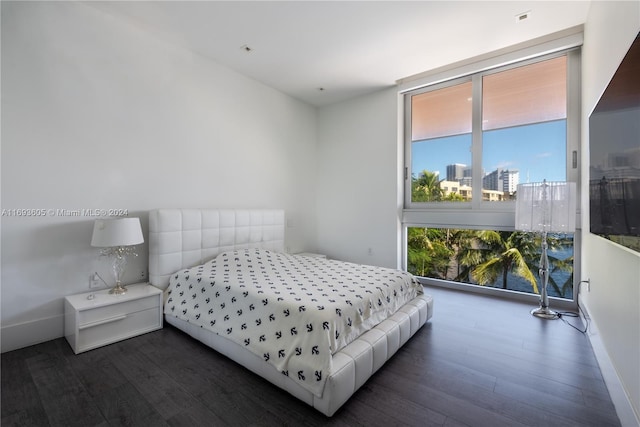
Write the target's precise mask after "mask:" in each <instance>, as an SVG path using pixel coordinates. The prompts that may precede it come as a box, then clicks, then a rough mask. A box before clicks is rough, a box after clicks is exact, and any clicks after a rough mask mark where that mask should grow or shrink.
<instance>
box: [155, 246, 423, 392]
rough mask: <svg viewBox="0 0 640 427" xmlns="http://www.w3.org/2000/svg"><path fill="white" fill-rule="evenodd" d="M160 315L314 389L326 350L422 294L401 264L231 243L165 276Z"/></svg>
mask: <svg viewBox="0 0 640 427" xmlns="http://www.w3.org/2000/svg"><path fill="white" fill-rule="evenodd" d="M167 292H168V297H167V300H166V303H165V315H168V316H175V317H177V318H179V319H182V320H185V321H188V322H190V323H193V324H196V325H198V326H200V327H202V328H205V329H208V330H210V331H212V332H214V333H216V334H218V335H221V336H224V337H226V338H228V339H230V340H232V341H234V342H236V343H237V344H239V345H241V346H244V347H246V348H247V349H248V350H249V351H251V352H253V353H255V354H256V355H258V356H259V357H262V358H263V359H264V360H265V361H266V362H268V363H270V364H272V365H273V366H274V367H275V368H276V369H278V371H280V372H281V373H282V374H283V375H287V376H289V377H290V378H291V379H293V380H294V381H296V382H297V383H299V384H300V385H301V386H302V387H303V388H305V389H307V390H308V391H310V392H311V393H313V394H314V395H316V396H318V397H322V391H323V389H324V384H325V381H326V378H327V376H328V374H329V373H330V371H331V357H332V354H334V353H335V352H337V351H339V350H340V349H341V348H342V347H344V346H345V345H347V344H349V343H350V342H351V341H353V340H354V339H356V338H357V337H358V336H360V335H361V334H362V333H363V332H366V331H367V330H369V329H371V328H373V327H374V326H376V325H377V324H378V323H380V322H381V321H383V320H384V319H386V318H387V317H389V316H390V315H392V314H393V313H395V312H396V311H397V310H398V309H399V308H400V307H402V306H403V305H404V304H405V303H406V302H408V301H410V300H412V299H413V298H415V297H416V296H418V295H419V294H421V293H422V285H421V284H420V283H419V282H418V281H417V280H416V279H415V278H414V277H413V276H412V275H411V274H409V273H406V272H402V271H399V270H394V269H388V268H382V267H374V266H367V265H360V264H352V263H346V262H340V261H334V260H327V259H322V258H315V257H306V256H296V255H290V254H283V253H279V252H273V251H268V250H264V249H245V250H235V251H229V252H225V253H222V254H220V255H219V256H217V257H216V258H215V259H213V260H212V261H209V262H207V263H206V264H203V265H199V266H196V267H193V268H191V269H187V270H181V271H179V272H177V273H176V274H175V275H173V276H172V277H171V280H170V284H169V288H168V290H167Z"/></svg>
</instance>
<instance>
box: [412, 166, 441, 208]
mask: <svg viewBox="0 0 640 427" xmlns="http://www.w3.org/2000/svg"><path fill="white" fill-rule="evenodd" d="M443 194H444V192H443V191H442V188H440V181H439V180H438V175H437V174H436V173H435V172H430V171H428V170H426V169H425V170H423V171H422V172H420V175H418V177H417V178H415V177H413V176H412V177H411V200H412V201H413V202H434V201H439V200H441V199H442V196H443Z"/></svg>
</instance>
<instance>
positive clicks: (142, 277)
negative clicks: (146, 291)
mask: <svg viewBox="0 0 640 427" xmlns="http://www.w3.org/2000/svg"><path fill="white" fill-rule="evenodd" d="M140 278H141V279H146V278H147V272H146V270H142V271H141V272H140Z"/></svg>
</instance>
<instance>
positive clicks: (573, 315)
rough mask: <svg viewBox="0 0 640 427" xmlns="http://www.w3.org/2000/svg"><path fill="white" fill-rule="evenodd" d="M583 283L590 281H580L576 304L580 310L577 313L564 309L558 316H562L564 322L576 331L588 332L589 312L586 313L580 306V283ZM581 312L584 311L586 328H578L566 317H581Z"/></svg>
mask: <svg viewBox="0 0 640 427" xmlns="http://www.w3.org/2000/svg"><path fill="white" fill-rule="evenodd" d="M583 283H589V281H588V280H581V281H580V283H579V284H578V292H577V294H576V304H577V305H578V312H577V313H573V312H571V311H562V312H558V317H559V318H560V320H562V321H563V322H564V323H566V324H567V325H569V326H571V327H572V328H573V329H575V330H576V331H578V332H580V333H583V334H586V333H587V331H588V330H589V316H587V313H585V311H584V310H583V309H582V307H580V298H579V297H580V285H581V284H583ZM580 312H582V316H583V318H584V320H585V322H586V325H585V327H584V329H580V328H578V327H577V326H576V325H574V324H572V323H571V322H568V321H567V320H566V319H565V318H564V317H580Z"/></svg>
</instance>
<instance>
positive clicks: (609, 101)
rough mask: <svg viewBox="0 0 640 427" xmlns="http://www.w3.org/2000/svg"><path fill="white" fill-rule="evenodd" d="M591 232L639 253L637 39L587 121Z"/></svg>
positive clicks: (639, 66)
mask: <svg viewBox="0 0 640 427" xmlns="http://www.w3.org/2000/svg"><path fill="white" fill-rule="evenodd" d="M589 151H590V167H589V214H590V218H591V219H590V231H591V232H592V233H594V234H598V235H600V236H602V237H605V238H607V239H609V240H611V241H614V242H616V243H618V244H620V245H623V246H626V247H628V248H631V249H633V250H635V251H638V252H640V33H639V34H638V36H637V37H636V39H635V41H634V42H633V44H632V45H631V47H630V48H629V51H628V52H627V54H626V55H625V57H624V59H623V60H622V62H621V63H620V65H619V66H618V69H617V70H616V72H615V74H614V75H613V77H612V78H611V81H610V82H609V85H608V86H607V88H606V89H605V91H604V93H603V94H602V96H601V97H600V100H599V101H598V104H597V105H596V107H595V109H594V110H593V112H592V113H591V116H590V117H589Z"/></svg>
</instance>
